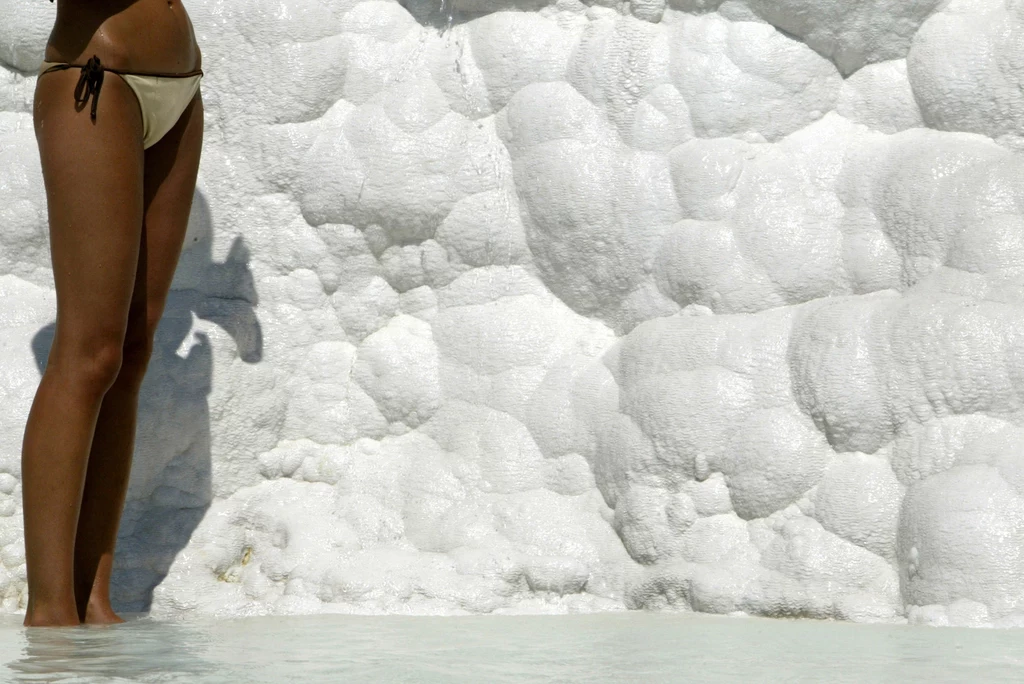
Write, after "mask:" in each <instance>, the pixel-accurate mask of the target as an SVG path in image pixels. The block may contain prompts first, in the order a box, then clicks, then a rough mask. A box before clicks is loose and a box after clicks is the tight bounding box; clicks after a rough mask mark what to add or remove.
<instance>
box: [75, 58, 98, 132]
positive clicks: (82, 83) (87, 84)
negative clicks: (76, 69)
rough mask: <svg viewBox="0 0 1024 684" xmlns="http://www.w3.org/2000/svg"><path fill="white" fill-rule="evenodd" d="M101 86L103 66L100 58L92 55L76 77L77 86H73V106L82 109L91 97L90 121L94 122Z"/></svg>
mask: <svg viewBox="0 0 1024 684" xmlns="http://www.w3.org/2000/svg"><path fill="white" fill-rule="evenodd" d="M102 86H103V66H102V65H101V64H100V58H99V57H97V56H96V55H93V56H92V57H90V58H89V61H88V62H86V63H85V66H83V67H82V75H81V76H79V77H78V85H76V86H75V104H77V105H79V106H80V107H84V106H85V104H86V103H87V102H88V101H89V98H90V97H92V111H91V112H90V115H91V116H92V120H93V121H95V120H96V103H97V102H99V99H100V88H101V87H102Z"/></svg>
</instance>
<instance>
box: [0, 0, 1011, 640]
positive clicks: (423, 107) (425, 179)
mask: <svg viewBox="0 0 1024 684" xmlns="http://www.w3.org/2000/svg"><path fill="white" fill-rule="evenodd" d="M6 5H10V7H6ZM6 5H5V3H4V1H3V0H0V10H3V9H5V7H6V9H8V10H10V11H7V12H3V16H5V17H6V19H7V21H6V22H5V24H4V26H3V27H2V28H0V64H2V66H3V68H2V69H0V168H2V169H3V172H2V174H0V349H2V350H3V354H4V357H3V358H4V362H3V363H2V364H0V399H2V402H3V405H4V407H5V409H6V410H5V411H4V412H3V415H2V416H0V428H2V429H0V596H2V599H3V608H4V609H5V610H7V611H10V612H16V611H20V610H23V609H24V604H25V598H26V594H25V565H24V552H23V542H22V532H21V510H20V505H21V503H20V502H21V492H20V443H21V435H22V430H23V426H24V421H25V418H26V415H27V412H28V407H29V403H30V401H31V398H32V395H33V393H34V390H35V387H36V385H37V383H38V380H39V377H40V375H39V373H40V368H41V367H42V365H43V363H44V360H45V357H46V352H47V349H48V345H49V340H50V339H51V337H52V321H53V315H54V293H53V279H52V275H51V273H50V269H49V254H48V249H47V235H46V225H47V217H46V203H45V195H44V191H43V186H42V178H41V174H40V171H39V159H38V155H37V152H36V147H35V141H34V138H33V127H32V119H31V103H32V93H33V88H34V86H35V80H36V76H35V75H34V74H35V70H36V69H37V68H38V64H39V60H40V59H41V56H42V47H43V44H44V42H45V36H46V34H47V32H48V30H49V26H50V22H51V21H52V12H53V7H52V6H51V5H49V3H39V6H38V7H36V6H35V3H33V7H32V8H28V9H26V8H22V7H21V5H20V4H19V6H18V7H17V8H15V7H14V5H13V4H11V3H10V2H7V3H6ZM445 7H446V9H448V5H445ZM15 9H16V11H15ZM188 9H189V12H190V13H191V16H192V18H193V22H194V25H195V27H196V32H197V35H198V37H199V40H200V41H201V43H202V46H203V54H204V69H205V71H206V78H205V79H204V82H203V95H204V101H205V102H206V112H207V114H206V127H207V128H206V131H207V132H206V138H205V140H206V147H205V149H204V152H203V164H202V169H201V172H200V180H199V189H198V190H197V192H196V195H195V201H194V208H193V213H192V217H191V222H190V226H189V235H188V238H187V241H188V244H187V247H186V251H185V252H184V254H183V256H182V260H181V264H180V266H179V269H178V273H177V276H176V279H175V284H174V287H173V291H172V294H171V297H170V300H169V302H168V307H167V313H166V316H165V318H164V321H163V323H162V325H161V328H160V331H159V334H158V339H157V345H156V351H155V353H154V358H153V361H152V364H151V366H150V371H149V375H148V377H147V381H146V385H145V387H144V391H143V397H142V400H141V402H142V403H141V416H140V425H139V436H138V444H137V453H136V455H135V466H134V470H133V473H132V481H131V489H130V492H129V496H128V503H127V505H126V510H125V515H124V520H123V522H122V529H121V537H120V540H119V547H118V548H119V551H118V561H117V568H116V572H115V587H114V593H115V596H116V601H117V603H118V605H119V607H120V608H122V609H125V610H150V611H152V612H153V613H155V614H158V615H164V616H171V615H188V614H197V613H203V614H213V615H223V616H232V615H253V614H283V613H317V612H350V613H382V612H388V613H431V614H457V613H512V612H572V611H595V610H616V609H624V608H666V609H677V610H695V611H707V612H715V613H730V614H731V613H747V614H758V615H769V616H804V617H815V618H837V619H848V620H860V621H886V622H908V621H909V622H913V623H927V624H939V625H977V626H992V625H994V626H1010V625H1024V453H1022V451H1024V186H1022V185H1021V183H1020V179H1021V178H1022V177H1024V162H1022V159H1021V157H1020V154H1019V150H1021V149H1024V144H1022V139H1021V136H1020V130H1021V126H1022V124H1024V98H1022V96H1021V88H1020V86H1021V78H1024V76H1022V74H1024V62H1022V61H1021V60H1022V58H1021V54H1022V52H1021V50H1020V49H1019V48H1020V45H1019V40H1016V39H1015V38H1014V36H1018V35H1022V33H1021V31H1022V30H1024V3H1022V2H1019V1H1018V0H969V1H968V0H949V1H948V2H940V1H939V0H913V1H907V2H889V1H883V0H872V1H870V2H859V3H850V2H846V1H845V0H829V1H819V0H814V1H812V0H724V1H723V0H667V2H666V0H636V1H634V2H629V1H626V2H621V3H616V2H604V1H602V2H598V3H594V4H589V5H588V4H584V3H580V2H578V1H577V0H558V1H557V2H554V3H549V2H544V1H542V0H538V1H537V2H529V3H523V2H518V1H517V2H511V1H510V2H500V3H492V2H482V1H480V0H455V2H453V3H450V9H451V12H452V14H451V17H450V18H449V17H448V16H447V15H442V14H440V13H439V11H438V8H437V7H436V6H435V3H424V2H420V1H419V0H408V2H405V3H401V2H387V1H385V0H338V1H336V2H328V3H324V2H321V1H320V0H283V1H281V0H239V1H238V2H231V3H221V2H211V1H209V0H191V2H190V3H189V7H188ZM268 74H274V76H273V77H272V78H268ZM68 100H69V106H70V102H71V93H68Z"/></svg>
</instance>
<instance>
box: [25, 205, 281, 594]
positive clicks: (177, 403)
mask: <svg viewBox="0 0 1024 684" xmlns="http://www.w3.org/2000/svg"><path fill="white" fill-rule="evenodd" d="M186 242H187V244H186V250H185V251H184V252H183V254H182V256H181V260H180V261H179V263H178V270H177V273H176V275H175V282H174V285H173V286H172V289H171V292H170V294H169V295H168V298H167V305H166V307H165V309H164V315H163V318H162V319H161V321H160V325H159V326H158V327H157V331H156V337H155V340H154V344H153V355H152V358H151V359H150V362H149V368H148V370H147V372H146V378H145V381H144V382H143V384H142V390H141V392H140V395H139V420H138V425H137V428H136V439H135V455H134V459H133V461H132V475H131V481H130V482H129V485H128V497H127V501H126V502H125V509H124V514H123V516H122V518H121V527H120V530H119V533H118V539H117V551H116V553H115V557H114V558H115V560H114V572H113V577H112V580H111V594H112V596H111V600H112V602H113V604H114V607H115V609H117V610H120V611H124V612H147V611H149V609H150V607H151V605H152V601H153V590H154V589H155V588H156V587H157V585H159V584H160V582H162V581H163V579H164V578H165V577H166V576H167V573H168V571H169V570H170V567H171V564H172V563H173V562H174V558H175V557H176V556H177V554H178V552H179V551H181V550H182V549H183V548H185V546H186V545H187V544H188V542H189V539H190V538H191V537H192V533H193V532H194V531H195V529H196V527H197V526H198V525H199V522H200V521H201V520H202V519H203V516H204V515H205V514H206V511H207V509H208V508H209V507H210V502H211V500H212V496H213V495H212V483H211V462H210V459H211V454H210V407H209V403H208V396H209V394H210V390H211V388H212V382H213V351H212V348H211V342H210V339H209V337H208V336H207V335H206V334H205V333H202V332H194V333H192V335H191V338H190V335H189V333H190V332H192V330H193V323H194V320H195V318H199V319H202V320H206V321H210V322H212V323H215V324H216V325H218V326H220V327H221V328H222V329H223V330H224V331H225V332H227V333H228V334H229V335H230V337H231V338H232V340H233V341H234V343H235V345H236V347H237V351H238V356H239V358H241V359H242V360H243V361H245V362H246V363H257V362H259V361H260V359H261V358H262V355H263V336H262V331H261V328H260V324H259V321H258V320H257V318H256V312H255V307H256V304H257V303H258V298H257V294H256V288H255V284H254V281H253V277H252V271H251V270H250V269H249V250H248V248H247V247H246V245H245V241H244V240H243V239H242V238H241V237H237V238H235V241H234V242H233V243H232V245H231V249H230V251H229V253H228V255H227V258H226V259H225V260H224V261H223V262H215V261H214V260H213V254H212V247H213V228H212V220H211V216H210V211H209V206H208V204H207V203H206V201H205V198H204V197H203V196H202V194H201V193H199V192H197V193H196V195H195V197H194V199H193V208H192V215H191V217H190V220H189V231H188V235H187V237H186ZM54 326H55V324H54V323H50V324H49V325H47V326H45V327H44V328H43V329H42V330H40V331H39V332H38V333H36V335H35V337H34V338H33V339H32V350H33V352H34V353H35V358H36V363H37V365H38V367H39V370H40V372H42V371H43V370H44V369H45V366H46V359H47V358H48V356H49V353H50V346H51V344H52V342H53V335H54Z"/></svg>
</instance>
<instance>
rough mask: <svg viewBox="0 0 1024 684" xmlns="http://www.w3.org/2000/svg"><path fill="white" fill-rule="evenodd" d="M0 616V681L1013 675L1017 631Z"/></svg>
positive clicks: (650, 616)
mask: <svg viewBox="0 0 1024 684" xmlns="http://www.w3.org/2000/svg"><path fill="white" fill-rule="evenodd" d="M19 622H20V619H15V618H14V617H13V616H9V617H8V618H5V619H4V620H3V621H2V622H0V662H2V663H3V666H2V667H3V670H0V681H11V682H75V683H76V684H86V683H91V682H97V683H98V682H159V683H161V684H167V683H171V682H189V683H190V684H192V683H194V684H213V683H215V682H216V683H220V682H224V683H229V682H230V683H232V684H236V683H241V682H260V683H262V682H291V681H301V682H487V683H490V682H494V683H500V682H583V681H588V682H589V681H596V682H642V683H643V684H651V683H653V682H830V683H834V682H857V683H858V684H861V683H864V682H918V681H922V680H927V681H928V682H929V683H931V682H986V683H988V682H1010V681H1014V682H1019V681H1022V680H1024V665H1022V662H1024V630H991V629H974V630H971V629H953V628H926V627H898V626H881V625H853V624H848V623H829V622H814V621H779V620H763V619H756V618H723V617H712V616H705V615H693V614H679V613H640V612H629V613H605V614H596V615H561V616H500V617H499V616H487V617H447V618H438V617H396V616H386V617H365V616H347V615H319V616H305V617H259V618H246V619H238V620H198V619H196V620H189V621H173V622H172V621H161V620H155V619H151V618H148V617H141V618H136V619H133V620H131V621H129V622H128V623H126V624H123V625H117V626H113V627H73V628H63V629H33V630H25V629H23V628H21V627H20V626H19Z"/></svg>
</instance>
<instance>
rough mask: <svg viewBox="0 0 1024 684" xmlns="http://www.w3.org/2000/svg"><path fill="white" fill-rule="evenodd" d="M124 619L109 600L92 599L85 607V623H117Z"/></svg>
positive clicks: (83, 622)
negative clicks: (111, 605)
mask: <svg viewBox="0 0 1024 684" xmlns="http://www.w3.org/2000/svg"><path fill="white" fill-rule="evenodd" d="M121 622H124V620H123V619H122V618H121V617H120V616H118V614H117V613H115V612H114V609H113V608H111V607H110V603H109V602H107V601H90V602H89V605H88V607H86V609H85V620H83V621H82V624H83V625H116V624H119V623H121Z"/></svg>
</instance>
